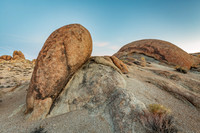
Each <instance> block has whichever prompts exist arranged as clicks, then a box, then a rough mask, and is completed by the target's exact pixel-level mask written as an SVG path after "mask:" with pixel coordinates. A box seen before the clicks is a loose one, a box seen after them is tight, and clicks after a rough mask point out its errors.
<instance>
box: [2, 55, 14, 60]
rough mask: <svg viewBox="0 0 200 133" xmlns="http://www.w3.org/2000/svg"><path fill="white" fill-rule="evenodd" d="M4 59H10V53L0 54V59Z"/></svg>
mask: <svg viewBox="0 0 200 133" xmlns="http://www.w3.org/2000/svg"><path fill="white" fill-rule="evenodd" d="M1 59H2V60H6V61H8V60H11V59H12V56H10V55H2V56H0V60H1Z"/></svg>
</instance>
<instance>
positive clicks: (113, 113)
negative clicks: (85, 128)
mask: <svg viewBox="0 0 200 133" xmlns="http://www.w3.org/2000/svg"><path fill="white" fill-rule="evenodd" d="M112 64H113V65H114V63H112ZM112 64H109V61H108V60H107V59H105V57H92V58H90V60H89V61H88V62H87V63H86V64H84V65H83V67H82V68H81V69H80V70H78V71H77V72H76V73H75V74H74V76H73V78H72V79H71V80H70V81H69V82H68V84H67V85H66V87H65V88H64V90H63V91H62V93H61V94H60V95H59V97H58V99H57V101H56V102H55V103H54V106H53V108H52V109H51V111H50V115H49V116H48V117H51V116H56V115H61V114H64V113H68V112H73V111H77V110H82V111H84V110H86V111H87V112H88V115H92V116H98V117H100V118H101V119H102V120H104V121H106V123H107V124H108V125H109V127H111V129H112V130H111V131H110V132H114V133H122V132H123V133H128V132H137V133H140V132H142V130H143V131H144V129H142V126H141V124H140V122H139V121H138V120H137V114H138V113H141V112H142V111H143V110H144V109H145V106H144V104H143V103H141V102H139V101H137V100H136V99H135V98H134V95H133V94H132V93H130V92H129V91H128V90H126V82H125V80H124V78H123V76H122V74H121V72H119V71H117V70H116V68H115V67H114V66H113V65H112ZM77 117H78V116H77ZM140 128H141V129H140ZM79 132H80V131H79Z"/></svg>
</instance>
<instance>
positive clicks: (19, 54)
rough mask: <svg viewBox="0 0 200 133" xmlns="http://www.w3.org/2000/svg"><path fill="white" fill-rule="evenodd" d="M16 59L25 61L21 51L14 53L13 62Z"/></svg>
mask: <svg viewBox="0 0 200 133" xmlns="http://www.w3.org/2000/svg"><path fill="white" fill-rule="evenodd" d="M16 59H25V56H24V54H23V53H22V52H21V51H14V52H13V60H16Z"/></svg>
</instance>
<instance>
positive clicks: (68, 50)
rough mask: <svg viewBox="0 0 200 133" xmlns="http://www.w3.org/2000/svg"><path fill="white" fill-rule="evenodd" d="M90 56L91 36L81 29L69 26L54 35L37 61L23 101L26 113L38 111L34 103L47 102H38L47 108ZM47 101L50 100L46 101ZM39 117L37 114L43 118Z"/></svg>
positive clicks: (46, 43) (81, 27) (50, 37)
mask: <svg viewBox="0 0 200 133" xmlns="http://www.w3.org/2000/svg"><path fill="white" fill-rule="evenodd" d="M91 52H92V39H91V35H90V33H89V32H88V30H87V29H85V28H84V27H83V26H81V25H79V24H71V25H67V26H63V27H61V28H59V29H57V30H56V31H54V32H53V33H52V34H51V35H50V36H49V38H48V39H47V40H46V42H45V44H44V46H43V48H42V50H41V51H40V53H39V55H38V57H37V60H36V63H35V68H34V71H33V75H32V78H31V82H30V86H29V89H28V93H27V98H26V100H27V101H26V106H27V109H26V113H28V112H30V111H31V110H34V109H38V107H37V106H40V105H39V104H35V101H36V102H37V103H39V102H38V100H43V101H47V102H49V101H50V103H44V102H41V103H42V104H44V105H48V106H47V107H49V108H50V106H49V104H51V102H52V101H54V99H55V98H56V97H57V96H58V94H59V93H60V92H61V90H62V89H63V88H64V87H65V85H66V84H67V82H68V81H69V79H70V78H71V76H72V75H73V74H74V72H76V71H77V70H78V69H79V68H80V67H81V66H82V65H83V64H84V63H85V62H86V61H87V60H88V59H89V57H90V55H91ZM46 98H51V99H52V100H45V99H46ZM38 110H39V109H38ZM46 110H47V109H46ZM34 112H37V110H34ZM34 112H33V114H34ZM47 112H48V111H44V113H47ZM42 113H43V112H41V113H40V114H41V115H43V114H42Z"/></svg>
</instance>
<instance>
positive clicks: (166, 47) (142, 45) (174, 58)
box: [114, 39, 193, 69]
mask: <svg viewBox="0 0 200 133" xmlns="http://www.w3.org/2000/svg"><path fill="white" fill-rule="evenodd" d="M132 53H140V54H144V55H147V56H150V57H153V58H155V59H156V60H159V61H162V62H166V63H168V64H172V65H178V66H180V67H183V68H185V69H190V68H191V66H192V65H193V59H192V57H191V56H190V55H189V54H188V53H186V52H185V51H183V50H182V49H180V48H178V47H177V46H175V45H173V44H172V43H169V42H166V41H162V40H155V39H146V40H139V41H135V42H132V43H129V44H127V45H125V46H123V47H122V48H121V49H120V50H119V51H118V52H117V53H116V54H114V56H116V57H118V58H121V57H122V56H128V55H130V54H132Z"/></svg>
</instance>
